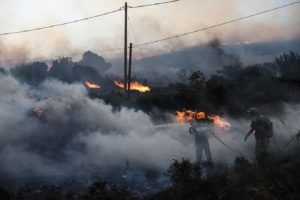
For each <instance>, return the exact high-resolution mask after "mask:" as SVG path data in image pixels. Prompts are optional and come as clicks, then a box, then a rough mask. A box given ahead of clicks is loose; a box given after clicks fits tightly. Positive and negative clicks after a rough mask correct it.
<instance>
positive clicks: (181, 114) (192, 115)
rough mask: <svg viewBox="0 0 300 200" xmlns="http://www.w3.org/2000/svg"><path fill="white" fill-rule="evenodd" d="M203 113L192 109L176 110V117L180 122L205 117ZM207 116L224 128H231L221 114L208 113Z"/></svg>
mask: <svg viewBox="0 0 300 200" xmlns="http://www.w3.org/2000/svg"><path fill="white" fill-rule="evenodd" d="M203 113H204V112H197V111H192V110H185V109H184V110H183V111H177V112H176V118H177V120H178V121H179V122H190V121H193V120H195V119H203ZM206 116H207V118H208V119H210V120H211V121H213V123H214V124H215V125H216V126H217V127H219V128H222V129H224V130H227V131H228V130H229V129H230V127H231V125H230V123H228V122H227V121H225V120H224V119H222V118H221V117H220V116H219V115H210V114H206Z"/></svg>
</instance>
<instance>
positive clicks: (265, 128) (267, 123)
mask: <svg viewBox="0 0 300 200" xmlns="http://www.w3.org/2000/svg"><path fill="white" fill-rule="evenodd" d="M258 121H259V124H260V125H262V126H261V128H262V131H261V132H262V133H263V134H264V137H267V138H271V137H273V123H272V121H271V120H270V119H269V118H268V117H267V116H260V117H259V119H258Z"/></svg>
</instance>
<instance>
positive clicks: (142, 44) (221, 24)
mask: <svg viewBox="0 0 300 200" xmlns="http://www.w3.org/2000/svg"><path fill="white" fill-rule="evenodd" d="M176 1H180V0H174V1H169V2H161V3H156V4H148V5H141V6H135V7H142V6H144V7H145V6H150V5H159V4H165V3H171V2H176ZM298 3H300V1H295V2H292V3H289V4H285V5H282V6H278V7H275V8H272V9H268V10H264V11H261V12H258V13H255V14H251V15H248V16H244V17H240V18H237V19H233V20H230V21H227V22H223V23H220V24H216V25H212V26H209V27H205V28H201V29H197V30H194V31H190V32H186V33H182V34H179V35H175V36H171V37H167V38H163V39H159V40H154V41H150V42H145V43H141V44H137V45H134V46H133V47H134V48H135V47H140V46H146V45H150V44H154V43H158V42H162V41H165V40H170V39H174V38H178V37H182V36H186V35H190V34H193V33H197V32H200V31H204V30H208V29H212V28H215V27H218V26H223V25H226V24H230V23H233V22H237V21H241V20H244V19H247V18H250V17H254V16H257V15H261V14H264V13H268V12H271V11H275V10H278V9H281V8H285V7H288V6H292V5H295V4H298ZM123 8H124V7H121V8H119V9H117V10H114V11H110V12H107V13H103V14H100V15H95V16H92V17H87V18H83V19H79V20H74V21H71V22H65V23H62V24H56V25H52V26H47V27H41V28H36V29H29V30H24V31H16V32H11V33H0V36H1V35H5V34H6V35H9V34H15V33H22V32H29V31H34V30H40V29H43V28H51V27H55V26H62V25H63V24H70V23H75V22H79V21H83V20H88V19H92V18H96V17H100V16H103V15H107V14H110V13H114V12H118V11H120V10H122V9H123ZM122 49H123V48H115V49H108V50H101V51H98V52H96V53H102V52H110V51H117V50H122ZM68 56H72V55H67V56H56V57H54V58H60V57H68ZM38 59H40V58H33V59H29V60H38ZM42 59H47V58H42ZM49 59H50V58H49ZM2 61H12V62H16V61H20V60H2Z"/></svg>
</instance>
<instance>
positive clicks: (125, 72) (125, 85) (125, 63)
mask: <svg viewBox="0 0 300 200" xmlns="http://www.w3.org/2000/svg"><path fill="white" fill-rule="evenodd" d="M124 10H125V26H124V29H125V30H124V97H126V90H127V2H125V7H124Z"/></svg>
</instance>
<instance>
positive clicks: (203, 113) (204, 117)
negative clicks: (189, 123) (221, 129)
mask: <svg viewBox="0 0 300 200" xmlns="http://www.w3.org/2000/svg"><path fill="white" fill-rule="evenodd" d="M196 118H197V119H206V114H205V112H198V113H197V116H196Z"/></svg>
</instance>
